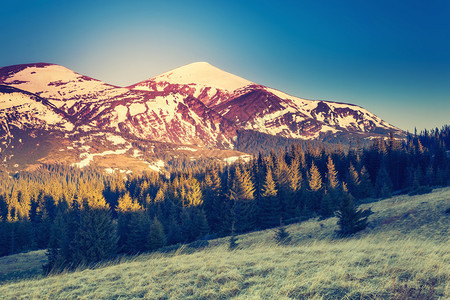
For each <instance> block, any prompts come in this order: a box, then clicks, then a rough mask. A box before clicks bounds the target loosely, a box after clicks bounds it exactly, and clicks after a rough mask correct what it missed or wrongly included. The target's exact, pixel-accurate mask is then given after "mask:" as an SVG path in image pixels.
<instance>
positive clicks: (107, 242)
mask: <svg viewBox="0 0 450 300" xmlns="http://www.w3.org/2000/svg"><path fill="white" fill-rule="evenodd" d="M81 219H82V222H81V226H80V227H79V228H78V230H77V231H76V233H75V236H74V240H73V241H72V242H71V252H72V253H71V259H72V261H71V263H73V264H74V265H75V266H77V265H91V264H93V263H97V262H100V261H102V260H107V259H111V258H113V257H114V256H115V255H116V253H117V250H118V248H117V241H118V236H117V231H116V228H115V226H114V223H113V221H112V219H111V216H110V214H109V212H108V211H106V210H100V209H89V210H84V211H83V213H82V216H81Z"/></svg>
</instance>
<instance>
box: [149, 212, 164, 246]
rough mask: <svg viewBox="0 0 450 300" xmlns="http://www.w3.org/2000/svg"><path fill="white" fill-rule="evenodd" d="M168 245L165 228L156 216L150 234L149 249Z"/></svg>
mask: <svg viewBox="0 0 450 300" xmlns="http://www.w3.org/2000/svg"><path fill="white" fill-rule="evenodd" d="M165 245H166V235H165V233H164V228H163V226H162V224H161V222H159V220H158V219H157V218H156V217H155V218H154V219H153V222H152V225H151V226H150V232H149V235H148V241H147V249H148V250H150V251H154V250H157V249H159V248H161V247H164V246H165Z"/></svg>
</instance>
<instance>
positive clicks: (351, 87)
mask: <svg viewBox="0 0 450 300" xmlns="http://www.w3.org/2000/svg"><path fill="white" fill-rule="evenodd" d="M0 28H1V29H0V32H1V35H0V66H7V65H14V64H22V63H31V62H51V63H57V64H60V65H63V66H66V67H68V68H70V69H72V70H74V71H76V72H78V73H82V74H84V75H88V76H91V77H94V78H97V79H100V80H103V81H105V82H108V83H112V84H117V85H123V86H125V85H130V84H132V83H136V82H138V81H141V80H144V79H147V78H149V77H152V76H154V75H157V74H160V73H163V72H166V71H168V70H170V69H173V68H175V67H178V66H181V65H185V64H188V63H191V62H196V61H207V62H210V63H211V64H213V65H215V66H217V67H219V68H221V69H223V70H226V71H228V72H231V73H234V74H236V75H239V76H241V77H244V78H246V79H248V80H251V81H254V82H256V83H260V84H264V85H268V86H270V87H273V88H276V89H279V90H282V91H284V92H287V93H289V94H292V95H295V96H299V97H303V98H308V99H326V100H333V101H343V102H349V103H354V104H358V105H361V106H363V107H365V108H366V109H368V110H369V111H371V112H373V113H375V114H377V115H378V116H380V117H381V118H383V119H385V120H386V121H388V122H390V123H392V124H394V125H396V126H398V127H400V128H402V129H405V130H410V131H412V130H413V129H414V127H415V126H416V127H417V128H418V129H419V130H420V129H422V128H434V127H441V125H443V124H449V123H450V1H445V0H442V1H433V0H431V1H413V0H408V1H392V0H389V1H384V0H377V1H361V0H358V1H320V0H317V1H264V0H259V1H245V0H240V1H233V0H227V1H212V0H211V1H188V0H185V1H171V0H166V1H162V0H160V1H134V0H128V1H94V0H92V1H82V0H80V1H45V0H41V1H36V0H21V1H17V0H2V1H1V6H0Z"/></svg>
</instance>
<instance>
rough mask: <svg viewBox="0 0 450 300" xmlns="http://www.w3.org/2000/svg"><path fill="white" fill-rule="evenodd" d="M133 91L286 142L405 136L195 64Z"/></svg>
mask: <svg viewBox="0 0 450 300" xmlns="http://www.w3.org/2000/svg"><path fill="white" fill-rule="evenodd" d="M129 88H130V89H132V90H145V91H159V92H167V93H176V94H181V95H184V96H192V97H195V98H197V99H199V100H200V101H202V102H203V103H204V104H205V105H206V106H207V107H208V108H211V109H213V110H214V111H216V112H218V113H219V114H220V115H221V116H223V117H225V118H226V119H227V120H230V121H232V122H233V123H234V124H235V125H236V126H237V128H238V129H241V130H242V129H245V130H254V131H258V132H262V133H266V134H270V135H277V136H283V137H285V138H296V139H312V138H319V137H323V136H324V135H333V134H347V133H352V134H361V137H368V136H374V135H377V134H381V135H385V134H388V133H389V132H390V131H393V132H394V133H397V134H401V133H402V131H401V130H400V129H398V128H396V127H394V126H392V125H390V124H388V123H386V122H385V121H383V120H381V119H380V118H378V117H377V116H376V115H374V114H372V113H370V112H369V111H367V110H365V109H364V108H362V107H359V106H357V105H353V104H346V103H337V102H331V101H314V100H307V99H301V98H298V97H293V96H290V95H288V94H285V93H283V92H281V91H278V90H275V89H272V88H269V87H266V86H263V85H258V84H256V83H253V82H250V81H248V80H246V79H243V78H240V77H238V76H236V75H233V74H230V73H227V72H224V71H222V70H220V69H218V68H216V67H214V66H211V65H210V64H208V63H205V62H200V63H193V64H190V65H187V66H183V67H180V68H177V69H175V70H172V71H169V72H167V73H164V74H162V75H159V76H156V77H153V78H150V79H148V80H145V81H142V82H139V83H137V84H134V85H131V86H129Z"/></svg>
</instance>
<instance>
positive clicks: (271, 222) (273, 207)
mask: <svg viewBox="0 0 450 300" xmlns="http://www.w3.org/2000/svg"><path fill="white" fill-rule="evenodd" d="M262 192H263V193H262V196H261V200H260V203H259V224H260V226H261V227H262V228H270V227H274V226H276V225H277V224H278V222H279V220H280V217H281V214H280V200H279V198H278V197H277V189H276V186H275V181H274V180H273V177H272V171H271V169H270V168H269V169H268V170H267V174H266V180H265V183H264V186H263V190H262Z"/></svg>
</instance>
